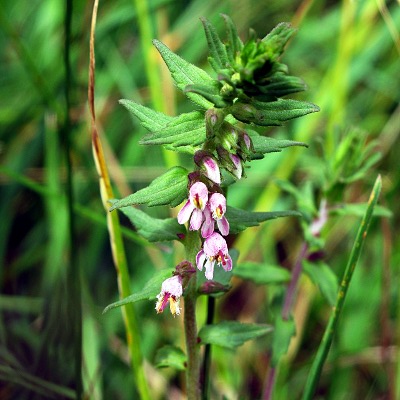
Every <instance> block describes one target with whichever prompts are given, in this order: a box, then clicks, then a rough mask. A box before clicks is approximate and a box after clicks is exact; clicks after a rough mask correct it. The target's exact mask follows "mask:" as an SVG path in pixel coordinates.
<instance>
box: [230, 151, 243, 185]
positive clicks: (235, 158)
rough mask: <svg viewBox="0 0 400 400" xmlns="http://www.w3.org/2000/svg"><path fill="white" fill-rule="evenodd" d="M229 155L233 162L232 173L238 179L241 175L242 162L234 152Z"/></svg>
mask: <svg viewBox="0 0 400 400" xmlns="http://www.w3.org/2000/svg"><path fill="white" fill-rule="evenodd" d="M229 157H230V158H231V160H232V162H233V164H234V165H235V169H234V170H233V173H234V175H235V176H236V178H238V179H240V178H241V177H242V172H243V168H242V162H241V161H240V158H239V157H238V156H237V155H236V154H229Z"/></svg>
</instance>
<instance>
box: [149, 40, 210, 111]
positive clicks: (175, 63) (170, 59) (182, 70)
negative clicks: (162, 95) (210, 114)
mask: <svg viewBox="0 0 400 400" xmlns="http://www.w3.org/2000/svg"><path fill="white" fill-rule="evenodd" d="M153 44H154V46H155V47H156V48H157V50H158V51H159V53H160V54H161V57H162V58H163V60H164V62H165V64H167V67H168V69H169V71H170V72H171V76H172V78H173V79H174V81H175V83H176V86H177V87H178V88H179V89H180V90H182V92H184V90H185V87H186V86H188V85H194V84H199V85H204V84H205V83H208V82H210V81H212V80H213V79H212V78H211V76H210V75H208V74H207V72H205V71H203V70H202V69H200V68H198V67H196V66H194V65H193V64H190V63H189V62H187V61H185V60H184V59H183V58H181V57H179V56H178V55H177V54H175V53H174V52H173V51H171V50H170V49H169V48H168V47H167V46H166V45H165V44H163V43H161V42H159V41H158V40H153ZM186 96H187V97H188V98H189V99H190V100H192V101H193V102H194V103H196V104H198V105H199V106H201V107H203V108H204V109H209V108H212V107H213V104H212V103H210V102H209V101H208V100H206V99H204V98H203V97H202V96H199V95H198V94H196V93H190V92H189V93H186Z"/></svg>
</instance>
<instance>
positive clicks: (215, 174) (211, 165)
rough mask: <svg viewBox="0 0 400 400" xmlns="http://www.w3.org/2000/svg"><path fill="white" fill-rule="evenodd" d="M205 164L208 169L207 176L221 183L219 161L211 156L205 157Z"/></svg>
mask: <svg viewBox="0 0 400 400" xmlns="http://www.w3.org/2000/svg"><path fill="white" fill-rule="evenodd" d="M203 165H204V167H205V169H206V174H207V177H208V178H209V179H211V180H212V181H213V182H215V183H217V184H218V185H219V184H220V183H221V174H220V172H219V167H218V164H217V162H216V161H215V160H214V159H213V158H211V157H204V159H203Z"/></svg>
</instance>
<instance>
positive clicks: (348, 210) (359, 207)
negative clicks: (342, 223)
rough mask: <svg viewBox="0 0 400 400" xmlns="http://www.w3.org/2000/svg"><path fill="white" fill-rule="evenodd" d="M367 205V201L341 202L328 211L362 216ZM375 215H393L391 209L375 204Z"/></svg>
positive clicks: (388, 216) (387, 216)
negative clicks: (341, 203) (356, 202)
mask: <svg viewBox="0 0 400 400" xmlns="http://www.w3.org/2000/svg"><path fill="white" fill-rule="evenodd" d="M367 207H368V203H358V204H343V205H340V206H338V207H335V208H331V209H330V210H329V213H331V214H336V215H342V216H343V215H353V216H356V217H362V216H363V215H364V214H365V211H366V209H367ZM374 216H375V217H386V218H391V217H392V216H393V213H392V211H390V210H389V209H388V208H386V207H383V206H380V205H376V206H375V208H374Z"/></svg>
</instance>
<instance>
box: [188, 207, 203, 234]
mask: <svg viewBox="0 0 400 400" xmlns="http://www.w3.org/2000/svg"><path fill="white" fill-rule="evenodd" d="M202 222H203V212H202V211H201V210H198V209H197V208H195V209H194V210H193V213H192V218H190V230H191V231H198V230H199V229H200V227H201V223H202Z"/></svg>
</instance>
